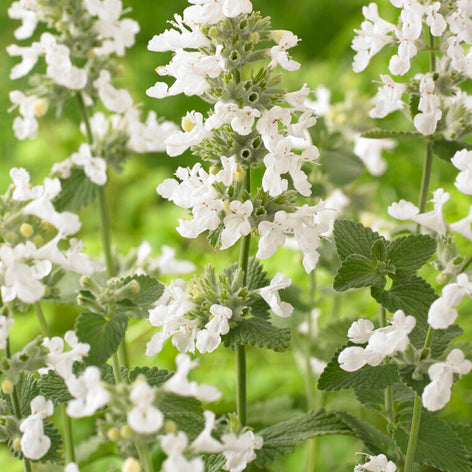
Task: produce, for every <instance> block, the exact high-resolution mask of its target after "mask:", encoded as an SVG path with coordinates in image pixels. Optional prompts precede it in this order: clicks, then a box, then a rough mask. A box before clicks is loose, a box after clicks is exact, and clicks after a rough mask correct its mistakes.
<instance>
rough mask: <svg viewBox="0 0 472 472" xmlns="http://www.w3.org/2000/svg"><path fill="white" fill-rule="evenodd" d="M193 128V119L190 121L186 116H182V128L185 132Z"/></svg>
mask: <svg viewBox="0 0 472 472" xmlns="http://www.w3.org/2000/svg"><path fill="white" fill-rule="evenodd" d="M193 128H195V123H194V122H193V121H190V120H189V119H188V118H187V117H184V118H182V129H183V130H184V131H185V132H186V133H190V131H192V130H193Z"/></svg>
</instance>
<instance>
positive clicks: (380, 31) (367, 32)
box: [351, 3, 395, 72]
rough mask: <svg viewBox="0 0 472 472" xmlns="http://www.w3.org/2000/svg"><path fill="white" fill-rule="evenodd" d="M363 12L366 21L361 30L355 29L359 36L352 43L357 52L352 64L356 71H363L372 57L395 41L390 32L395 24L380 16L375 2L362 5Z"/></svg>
mask: <svg viewBox="0 0 472 472" xmlns="http://www.w3.org/2000/svg"><path fill="white" fill-rule="evenodd" d="M362 14H363V15H364V17H365V21H364V22H362V24H361V29H360V30H354V31H355V32H356V33H357V36H356V37H355V38H354V39H353V41H352V45H351V47H352V49H354V51H356V52H357V54H356V55H355V56H354V62H353V64H352V68H353V70H354V72H362V71H363V70H364V69H365V68H366V67H367V65H368V64H369V62H370V59H371V57H372V56H374V55H375V54H377V53H378V52H379V51H380V50H381V49H382V48H383V47H384V46H385V45H386V44H388V43H391V42H392V41H393V38H392V37H391V35H390V33H391V32H392V31H394V30H395V26H394V25H392V24H391V23H389V22H388V21H385V20H383V19H382V18H380V16H379V11H378V8H377V5H376V4H375V3H370V4H369V5H368V6H364V7H362Z"/></svg>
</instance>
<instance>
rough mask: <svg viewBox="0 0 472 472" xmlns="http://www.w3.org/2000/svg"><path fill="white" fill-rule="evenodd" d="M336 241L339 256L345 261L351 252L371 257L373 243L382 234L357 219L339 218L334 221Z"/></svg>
mask: <svg viewBox="0 0 472 472" xmlns="http://www.w3.org/2000/svg"><path fill="white" fill-rule="evenodd" d="M333 235H334V242H335V244H336V250H337V252H338V256H339V258H340V259H341V261H343V260H344V259H346V257H348V256H349V255H351V254H361V255H362V256H365V257H367V258H369V259H370V250H371V247H372V244H373V243H374V241H376V240H377V239H380V238H381V236H380V235H379V234H378V233H375V232H374V231H372V230H371V229H370V228H366V227H365V226H363V225H362V224H361V223H357V222H356V221H351V220H345V219H338V220H336V221H335V222H334V232H333Z"/></svg>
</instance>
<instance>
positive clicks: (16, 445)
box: [11, 438, 21, 451]
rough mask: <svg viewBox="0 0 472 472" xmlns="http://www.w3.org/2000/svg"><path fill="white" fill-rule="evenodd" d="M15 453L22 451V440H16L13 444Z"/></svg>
mask: <svg viewBox="0 0 472 472" xmlns="http://www.w3.org/2000/svg"><path fill="white" fill-rule="evenodd" d="M11 446H12V448H13V450H14V451H21V439H20V438H15V439H14V440H13V441H12V444H11Z"/></svg>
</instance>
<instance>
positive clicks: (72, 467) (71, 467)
mask: <svg viewBox="0 0 472 472" xmlns="http://www.w3.org/2000/svg"><path fill="white" fill-rule="evenodd" d="M64 472H79V466H78V465H77V464H76V463H75V462H69V463H68V464H66V466H65V467H64Z"/></svg>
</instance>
